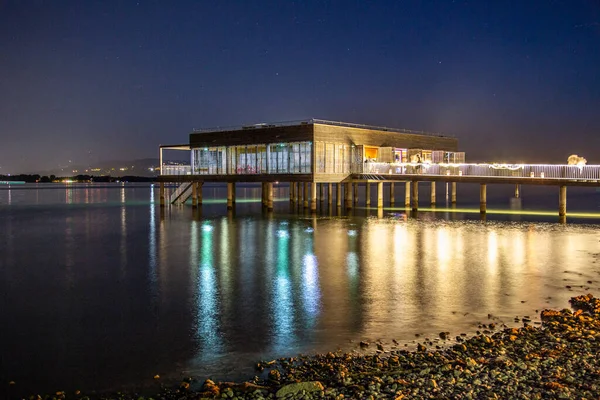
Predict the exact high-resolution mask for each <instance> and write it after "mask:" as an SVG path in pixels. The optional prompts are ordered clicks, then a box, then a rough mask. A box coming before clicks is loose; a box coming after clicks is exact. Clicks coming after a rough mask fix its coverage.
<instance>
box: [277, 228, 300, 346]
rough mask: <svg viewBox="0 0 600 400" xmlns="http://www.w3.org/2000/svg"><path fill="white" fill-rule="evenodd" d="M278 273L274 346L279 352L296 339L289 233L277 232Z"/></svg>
mask: <svg viewBox="0 0 600 400" xmlns="http://www.w3.org/2000/svg"><path fill="white" fill-rule="evenodd" d="M277 237H278V240H277V258H276V273H275V281H274V287H273V299H274V301H273V320H274V321H273V322H274V324H273V325H274V326H273V330H274V332H273V333H274V342H275V343H274V346H275V347H276V348H277V349H278V350H282V349H284V348H288V347H289V345H290V343H292V342H293V341H294V339H295V334H294V302H293V298H292V289H293V287H292V284H291V282H290V271H289V265H290V260H289V241H288V240H287V239H288V238H289V233H288V232H287V231H283V230H279V231H277Z"/></svg>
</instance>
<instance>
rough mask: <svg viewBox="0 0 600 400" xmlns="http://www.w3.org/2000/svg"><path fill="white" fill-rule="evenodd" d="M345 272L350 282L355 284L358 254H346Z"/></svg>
mask: <svg viewBox="0 0 600 400" xmlns="http://www.w3.org/2000/svg"><path fill="white" fill-rule="evenodd" d="M346 270H347V271H348V277H349V278H350V282H355V281H356V279H357V278H358V254H356V252H354V251H351V252H348V254H347V255H346Z"/></svg>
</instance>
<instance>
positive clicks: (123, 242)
mask: <svg viewBox="0 0 600 400" xmlns="http://www.w3.org/2000/svg"><path fill="white" fill-rule="evenodd" d="M121 196H124V195H123V194H121ZM119 254H120V255H121V265H120V267H121V268H120V271H121V277H123V276H125V272H126V270H127V207H126V206H125V204H124V203H123V205H122V206H121V245H120V248H119Z"/></svg>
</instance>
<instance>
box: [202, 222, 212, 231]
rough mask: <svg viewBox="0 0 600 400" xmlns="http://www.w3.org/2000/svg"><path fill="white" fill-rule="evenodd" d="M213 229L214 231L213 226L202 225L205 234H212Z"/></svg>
mask: <svg viewBox="0 0 600 400" xmlns="http://www.w3.org/2000/svg"><path fill="white" fill-rule="evenodd" d="M213 229H214V228H213V227H212V226H211V225H208V224H204V225H202V230H203V231H204V232H212V230H213Z"/></svg>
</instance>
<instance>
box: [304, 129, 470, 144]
mask: <svg viewBox="0 0 600 400" xmlns="http://www.w3.org/2000/svg"><path fill="white" fill-rule="evenodd" d="M314 141H315V142H317V141H319V142H330V143H347V144H355V145H365V146H375V147H400V148H407V149H410V148H413V149H428V150H447V151H457V150H458V140H457V139H456V138H451V137H440V136H428V135H416V134H410V133H399V132H390V131H379V130H374V129H362V128H349V127H345V126H334V125H325V124H314Z"/></svg>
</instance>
